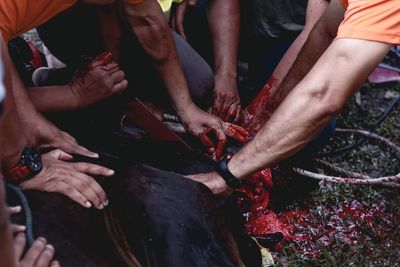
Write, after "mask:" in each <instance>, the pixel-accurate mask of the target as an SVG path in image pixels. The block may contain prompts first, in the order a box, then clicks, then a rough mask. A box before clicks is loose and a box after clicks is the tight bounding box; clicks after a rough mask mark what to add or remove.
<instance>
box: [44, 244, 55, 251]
mask: <svg viewBox="0 0 400 267" xmlns="http://www.w3.org/2000/svg"><path fill="white" fill-rule="evenodd" d="M46 249H49V250H54V247H53V246H52V245H46Z"/></svg>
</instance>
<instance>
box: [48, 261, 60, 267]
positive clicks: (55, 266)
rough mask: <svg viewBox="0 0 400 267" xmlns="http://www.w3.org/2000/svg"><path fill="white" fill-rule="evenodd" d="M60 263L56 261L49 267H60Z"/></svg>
mask: <svg viewBox="0 0 400 267" xmlns="http://www.w3.org/2000/svg"><path fill="white" fill-rule="evenodd" d="M60 266H61V265H60V263H59V262H58V261H53V262H52V263H51V265H50V267H60Z"/></svg>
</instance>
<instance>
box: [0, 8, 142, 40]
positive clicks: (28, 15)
mask: <svg viewBox="0 0 400 267" xmlns="http://www.w3.org/2000/svg"><path fill="white" fill-rule="evenodd" d="M77 1H78V0H0V32H1V33H2V35H3V38H4V40H5V41H6V42H8V41H9V40H11V39H13V38H15V37H17V36H19V35H21V34H23V33H25V32H27V31H29V30H31V29H33V28H35V27H37V26H39V25H41V24H43V23H45V22H46V21H48V20H49V19H51V18H52V17H54V16H56V15H57V14H59V13H61V12H62V11H64V10H66V9H68V8H69V7H71V6H72V5H74V4H75V3H76V2H77ZM124 1H126V2H128V3H132V4H140V3H142V2H143V1H144V0H124Z"/></svg>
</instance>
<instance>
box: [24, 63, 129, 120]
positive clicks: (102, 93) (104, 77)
mask: <svg viewBox="0 0 400 267" xmlns="http://www.w3.org/2000/svg"><path fill="white" fill-rule="evenodd" d="M127 86H128V82H127V81H126V80H125V74H124V72H123V71H122V70H120V69H119V67H118V64H116V63H109V64H107V65H105V66H100V65H96V66H94V67H91V68H90V69H88V70H86V71H85V72H84V73H82V74H80V73H77V74H75V75H74V77H73V78H72V81H71V82H70V83H69V84H66V85H59V86H45V87H28V94H29V97H30V98H31V100H32V102H33V104H34V105H35V107H36V108H37V109H38V110H39V111H40V112H58V111H68V110H76V109H82V108H85V107H88V106H90V105H92V104H95V103H97V102H99V101H101V100H103V99H106V98H108V97H109V96H111V95H112V94H116V93H119V92H121V91H122V90H125V89H126V88H127Z"/></svg>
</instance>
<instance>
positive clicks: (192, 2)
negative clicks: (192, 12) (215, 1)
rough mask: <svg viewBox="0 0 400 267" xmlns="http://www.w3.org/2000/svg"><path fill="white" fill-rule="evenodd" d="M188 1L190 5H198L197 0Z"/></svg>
mask: <svg viewBox="0 0 400 267" xmlns="http://www.w3.org/2000/svg"><path fill="white" fill-rule="evenodd" d="M188 3H189V5H190V6H195V5H197V0H189V2H188Z"/></svg>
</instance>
